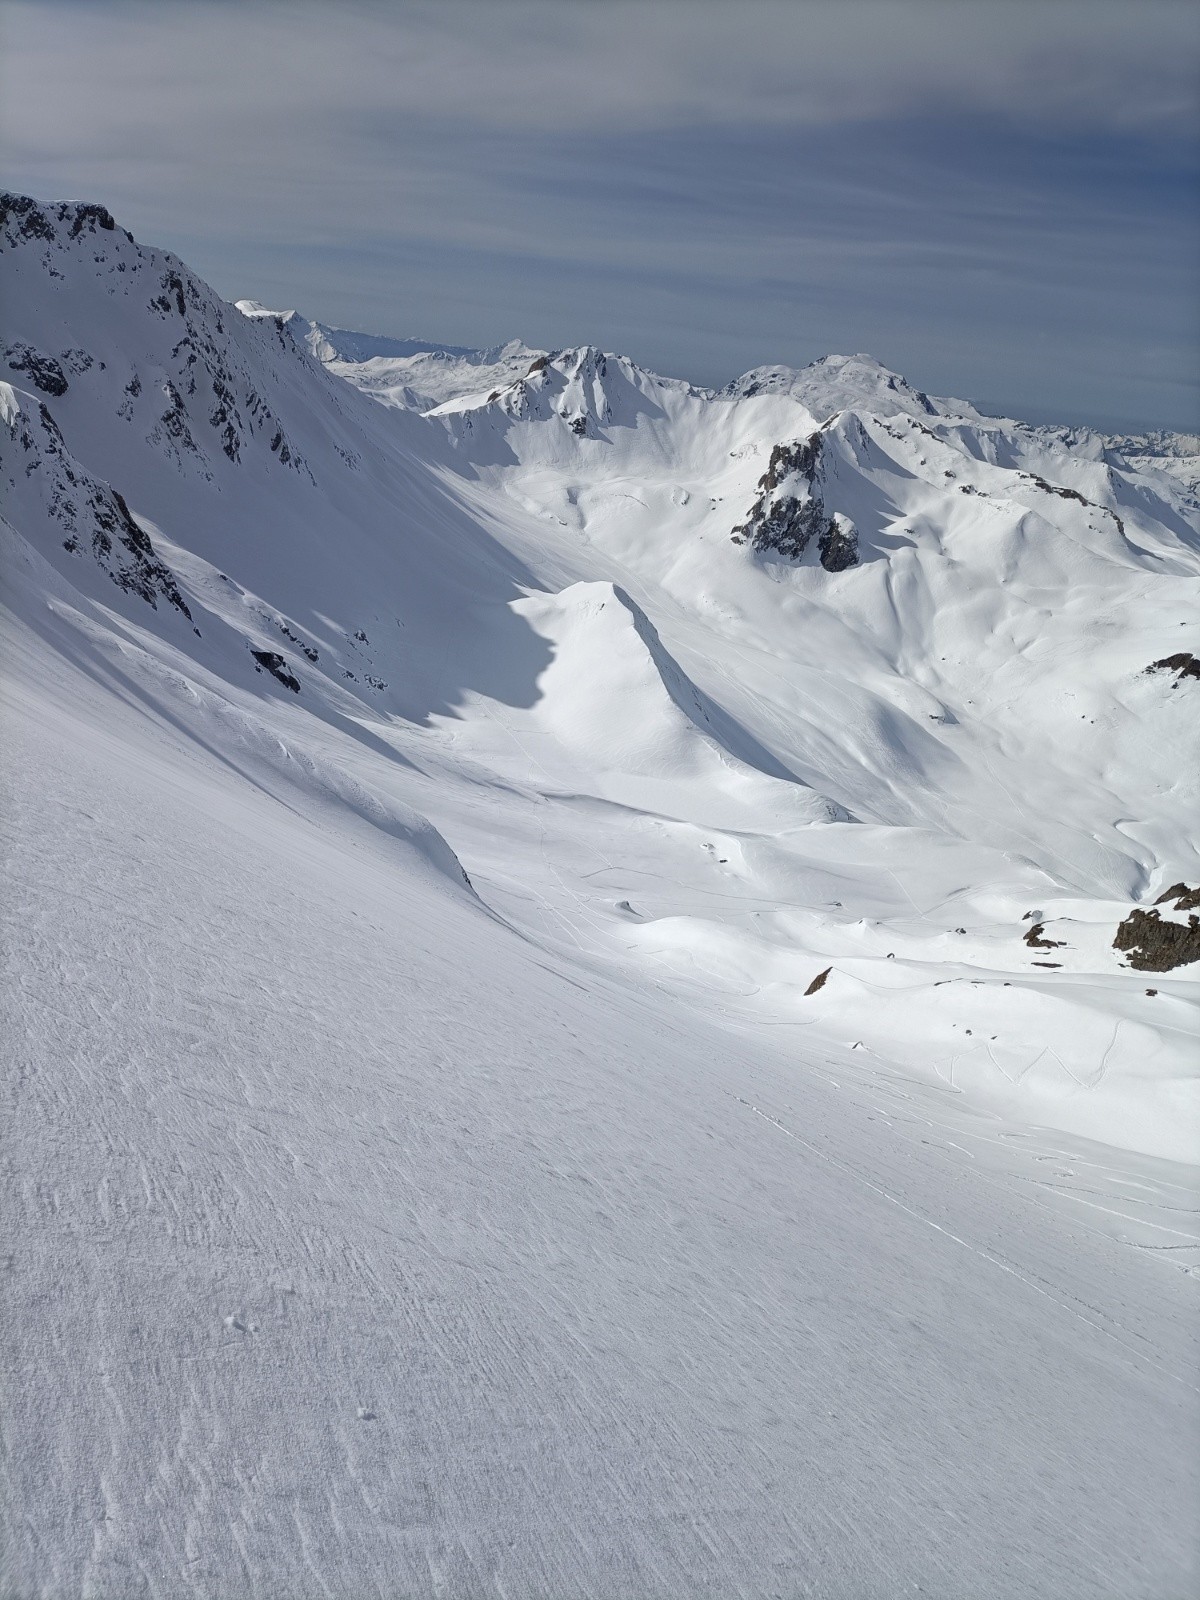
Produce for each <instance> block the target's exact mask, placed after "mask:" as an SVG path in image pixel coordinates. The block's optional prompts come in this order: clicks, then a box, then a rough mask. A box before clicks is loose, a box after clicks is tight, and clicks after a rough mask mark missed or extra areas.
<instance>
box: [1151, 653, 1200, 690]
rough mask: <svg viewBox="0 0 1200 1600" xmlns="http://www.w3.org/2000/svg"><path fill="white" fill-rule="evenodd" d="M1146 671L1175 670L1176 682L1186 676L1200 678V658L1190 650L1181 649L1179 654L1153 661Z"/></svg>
mask: <svg viewBox="0 0 1200 1600" xmlns="http://www.w3.org/2000/svg"><path fill="white" fill-rule="evenodd" d="M1146 671H1147V672H1173V673H1174V674H1175V681H1176V683H1179V682H1180V681H1181V680H1182V679H1184V678H1200V660H1197V658H1196V657H1195V656H1194V655H1192V653H1191V651H1190V650H1180V651H1179V652H1178V654H1177V655H1173V656H1164V657H1163V658H1162V660H1161V661H1152V662H1151V663H1150V665H1149V666H1148V667H1147V668H1146Z"/></svg>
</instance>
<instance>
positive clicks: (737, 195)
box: [0, 0, 1200, 428]
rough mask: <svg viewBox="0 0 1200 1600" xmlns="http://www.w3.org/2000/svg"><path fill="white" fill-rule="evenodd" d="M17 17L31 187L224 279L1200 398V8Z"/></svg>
mask: <svg viewBox="0 0 1200 1600" xmlns="http://www.w3.org/2000/svg"><path fill="white" fill-rule="evenodd" d="M0 16H2V18H3V45H4V55H5V59H6V61H7V63H8V65H7V69H6V79H7V81H6V84H5V89H6V93H5V103H6V107H7V110H6V114H5V129H4V140H3V154H4V163H5V167H6V168H7V172H6V179H7V181H8V182H9V183H10V184H15V185H18V186H21V187H25V188H29V189H31V190H33V191H34V192H35V193H40V194H43V195H46V196H55V195H65V194H75V195H79V194H87V195H89V196H95V197H97V198H100V199H103V200H105V201H106V202H107V203H108V204H109V205H110V206H111V207H112V208H113V209H114V210H115V211H117V212H119V213H120V215H121V218H122V220H123V221H125V222H126V223H127V224H128V225H129V226H131V227H132V228H133V229H134V231H135V232H137V233H138V234H139V235H141V236H143V237H146V238H148V239H151V240H153V241H154V242H156V243H163V244H167V245H170V246H171V247H172V248H174V249H176V250H177V251H178V252H179V253H180V254H182V255H184V256H185V257H186V258H187V259H188V260H189V262H190V263H191V264H192V265H194V266H195V267H196V268H197V269H198V270H200V271H202V272H203V273H204V274H205V275H206V276H207V277H209V278H210V280H211V281H213V282H214V284H215V286H216V287H217V288H218V289H219V290H221V291H222V292H223V293H226V294H230V295H234V294H243V293H246V294H252V295H254V296H255V297H256V298H259V299H269V300H274V301H277V302H286V303H288V304H297V305H300V306H301V307H302V308H303V309H304V310H305V311H307V312H308V313H309V314H310V315H315V316H318V317H320V318H322V319H323V320H326V321H335V322H338V321H340V322H357V323H359V324H366V325H368V326H369V327H370V328H371V329H372V330H376V331H382V332H395V333H410V332H411V333H425V334H430V335H432V336H435V337H443V338H445V339H447V340H448V341H451V342H457V343H494V342H497V341H498V340H502V339H504V338H506V337H508V336H510V335H513V334H519V335H520V336H522V337H524V338H525V339H527V340H528V341H530V342H531V343H536V344H541V345H561V344H566V343H575V342H579V341H581V340H584V339H591V340H594V341H596V342H599V343H604V344H606V345H609V346H610V347H616V348H619V349H623V350H626V351H628V353H630V354H632V355H634V356H635V357H636V358H638V359H640V360H642V361H644V362H646V363H647V364H649V365H653V366H658V367H660V368H663V369H666V370H669V371H673V372H677V373H679V374H680V375H683V376H687V377H690V378H693V379H696V380H697V381H701V382H720V381H723V380H724V379H725V378H727V377H729V376H730V375H732V373H734V372H735V371H738V370H742V369H744V368H745V367H747V366H749V365H751V364H754V363H757V362H761V361H787V362H792V363H797V364H798V363H802V362H804V361H806V360H810V359H812V358H814V357H815V356H818V355H820V354H823V353H825V352H826V351H828V350H830V349H846V348H851V349H869V350H871V351H872V352H873V353H874V354H876V355H878V356H879V357H880V358H881V359H883V360H885V361H887V362H888V364H889V365H893V366H897V367H900V368H902V369H903V370H906V371H907V372H908V373H909V374H910V376H912V377H913V378H914V379H916V380H917V381H919V382H920V383H922V384H923V385H924V386H925V387H926V388H931V389H935V390H939V389H940V390H942V391H943V392H945V391H950V392H958V393H965V394H967V395H969V396H972V397H975V398H979V399H981V400H983V401H984V402H986V403H992V404H995V405H998V406H1001V407H1004V408H1006V409H1010V410H1013V411H1016V412H1019V413H1022V414H1026V415H1031V416H1051V415H1054V416H1061V417H1063V418H1064V419H1070V420H1083V421H1088V420H1090V421H1097V422H1101V423H1105V424H1107V425H1110V426H1155V425H1165V426H1176V427H1189V428H1195V427H1196V426H1197V425H1198V411H1200V391H1198V389H1197V385H1196V382H1195V378H1194V373H1195V369H1196V366H1197V362H1196V354H1197V343H1198V341H1200V319H1198V317H1197V308H1196V301H1195V294H1194V288H1193V268H1194V264H1195V261H1196V257H1197V254H1198V253H1200V252H1198V248H1197V225H1196V221H1195V217H1196V206H1195V199H1196V190H1197V168H1198V161H1197V129H1198V127H1200V105H1198V98H1200V95H1198V88H1197V85H1198V83H1200V76H1198V75H1197V73H1196V66H1197V63H1198V61H1200V15H1198V13H1197V12H1196V10H1195V9H1194V8H1192V7H1191V6H1190V5H1184V4H1173V3H1161V4H1160V3H1155V0H1142V3H1140V4H1138V5H1130V4H1127V3H1125V0H1121V3H1118V4H1109V3H1107V0H1084V3H1075V0H1040V3H1023V0H990V3H989V0H974V3H972V0H839V3H832V0H831V3H815V4H804V3H795V0H792V3H787V4H776V3H754V0H742V3H740V4H726V3H718V0H712V3H704V0H691V3H683V0H675V3H671V0H652V3H648V4H646V3H633V0H511V3H509V0H482V3H479V0H474V3H473V0H461V3H455V0H438V3H433V4H426V3H419V0H417V3H411V4H393V5H382V4H378V5H347V4H341V5H336V6H335V5H332V4H330V5H317V4H308V5H305V4H300V3H294V4H289V5H273V4H259V5H255V6H253V7H247V6H242V5H238V6H232V5H227V4H225V3H222V0H210V3H207V4H206V3H196V4H189V5H174V4H163V3H158V4H154V5H147V4H132V3H130V4H116V3H114V4H106V3H103V0H95V3H90V4H9V5H7V7H6V8H5V9H4V10H3V11H2V12H0ZM47 85H53V86H54V88H55V93H54V96H53V99H54V111H53V114H52V115H50V114H48V112H47V109H46V108H47V104H48V97H47V88H46V86H47Z"/></svg>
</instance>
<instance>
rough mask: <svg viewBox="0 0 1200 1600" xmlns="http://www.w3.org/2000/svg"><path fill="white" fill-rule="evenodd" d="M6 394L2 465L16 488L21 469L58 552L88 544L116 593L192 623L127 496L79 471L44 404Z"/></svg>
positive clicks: (78, 550)
mask: <svg viewBox="0 0 1200 1600" xmlns="http://www.w3.org/2000/svg"><path fill="white" fill-rule="evenodd" d="M4 391H5V394H6V395H10V396H12V397H13V403H12V404H11V405H10V407H9V409H8V429H7V431H6V434H5V435H0V444H3V450H2V451H0V461H2V463H3V466H4V467H5V469H6V470H9V471H11V473H12V482H13V484H14V486H15V483H16V482H17V472H18V471H19V472H20V474H21V477H22V478H23V479H24V481H25V484H26V485H28V487H29V488H31V489H32V490H34V492H36V493H39V494H40V496H41V498H42V501H43V504H44V506H45V510H46V514H47V515H48V517H49V518H50V520H51V522H52V523H53V524H57V526H58V528H59V529H60V530H61V532H62V533H63V534H64V535H65V537H64V538H63V541H62V543H63V548H64V549H65V550H67V551H69V552H70V553H71V554H72V555H78V554H80V553H81V552H82V551H83V549H84V548H85V547H90V549H91V552H92V554H93V556H95V558H96V560H97V562H98V563H99V564H100V566H101V567H102V568H103V570H104V571H105V572H106V573H107V574H108V576H109V577H110V578H111V579H112V581H113V582H114V583H115V584H116V585H117V587H118V588H119V589H124V590H125V591H126V593H128V594H136V595H137V596H139V598H141V599H142V600H145V601H146V603H147V605H150V606H153V607H154V608H155V609H156V610H157V608H158V602H159V600H165V601H166V602H167V604H168V605H170V606H174V608H175V609H176V611H179V612H181V613H182V614H183V615H184V616H185V617H186V618H187V619H188V621H189V622H190V621H191V620H192V614H191V612H190V611H189V609H188V606H187V602H186V601H185V600H184V598H183V595H182V594H181V593H180V590H179V585H178V583H177V582H176V579H175V574H174V573H173V572H172V571H171V569H170V567H169V566H167V564H166V562H165V561H163V560H161V558H160V557H159V555H158V553H157V552H156V551H155V549H154V546H153V544H152V543H151V542H150V536H149V534H147V532H146V531H145V529H144V528H141V527H139V526H138V524H137V523H136V522H135V521H134V519H133V516H132V515H131V514H130V510H129V507H128V506H127V505H126V503H125V500H124V497H123V496H122V495H120V494H119V493H118V492H117V491H116V490H115V489H114V488H112V487H111V485H109V484H107V483H105V482H103V481H102V480H101V479H99V478H96V477H93V476H92V474H91V473H89V472H87V471H85V470H84V468H83V467H81V466H80V464H79V462H78V461H76V460H75V458H74V457H73V456H72V455H71V453H70V452H69V451H68V449H67V447H66V444H65V442H64V440H63V436H62V433H61V431H60V429H59V426H58V424H57V423H56V422H55V420H54V418H53V417H52V416H51V415H50V412H49V411H48V410H47V408H46V406H45V405H44V404H43V403H41V402H38V401H36V400H34V399H33V397H32V396H25V397H24V404H22V405H19V406H18V404H17V403H16V401H17V400H18V397H19V393H18V391H16V390H11V389H9V388H8V386H7V385H4Z"/></svg>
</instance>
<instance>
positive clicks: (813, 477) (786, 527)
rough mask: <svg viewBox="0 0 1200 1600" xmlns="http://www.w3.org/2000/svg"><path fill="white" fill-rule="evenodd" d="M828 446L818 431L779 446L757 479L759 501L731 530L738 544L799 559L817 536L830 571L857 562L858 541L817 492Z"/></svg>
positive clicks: (825, 566)
mask: <svg viewBox="0 0 1200 1600" xmlns="http://www.w3.org/2000/svg"><path fill="white" fill-rule="evenodd" d="M823 443H824V435H823V434H822V433H821V432H820V431H818V432H817V433H813V434H810V435H809V437H808V438H807V439H798V440H796V441H794V442H793V443H791V444H777V445H776V446H775V447H774V449H773V450H772V451H771V455H770V459H769V460H768V462H767V470H766V472H764V473H763V475H762V477H761V478H760V479H759V480H758V498H757V499H756V500H755V502H754V504H753V505H752V506H751V507H750V512H749V515H748V516H747V518H746V520H745V522H743V523H740V524H739V525H738V526H737V527H736V528H734V529H733V531H732V534H731V537H732V539H733V541H734V543H735V544H742V543H744V542H746V541H747V540H748V541H749V543H750V545H751V548H752V549H754V550H758V551H762V552H767V551H773V552H775V553H776V554H778V555H781V556H784V557H786V558H787V559H788V560H789V561H798V560H799V559H800V557H801V556H802V555H803V554H804V552H805V550H806V549H807V548H808V546H809V544H810V543H811V542H812V540H813V539H814V538H815V539H816V541H817V549H818V551H819V552H820V557H821V565H822V566H823V567H824V568H825V570H826V571H827V572H843V571H845V569H846V568H847V567H853V566H855V565H856V564H857V562H858V540H857V538H856V537H855V535H854V533H853V531H852V530H851V529H850V528H849V527H848V526H846V525H845V524H844V523H842V522H840V521H839V520H838V519H837V518H835V517H832V516H830V515H829V513H828V512H827V511H826V509H825V503H824V501H823V500H822V498H821V495H820V492H819V490H818V488H817V481H818V478H819V476H820V470H821V449H822V445H823ZM796 489H799V490H800V491H801V492H799V493H797V492H795V490H796Z"/></svg>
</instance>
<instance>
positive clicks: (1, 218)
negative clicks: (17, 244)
mask: <svg viewBox="0 0 1200 1600" xmlns="http://www.w3.org/2000/svg"><path fill="white" fill-rule="evenodd" d="M56 224H57V225H58V227H62V228H65V229H66V233H67V237H68V238H69V239H77V238H78V237H79V235H80V234H81V233H82V232H83V231H84V229H85V228H86V229H88V230H90V231H92V232H94V231H95V230H96V229H97V228H102V229H104V230H105V231H106V232H108V233H112V232H114V231H115V230H116V226H117V225H116V223H115V222H114V221H113V219H112V214H111V212H109V211H108V210H107V209H106V208H105V207H104V206H97V205H90V204H87V203H86V202H79V201H70V200H68V201H64V202H63V203H62V204H61V205H42V204H41V203H39V202H38V201H37V200H33V199H31V198H30V196H29V195H27V194H7V193H5V194H0V229H4V230H6V231H8V232H9V233H10V234H11V235H13V236H14V237H17V238H23V239H44V240H45V241H46V242H47V243H52V242H53V241H54V240H55V239H57V237H58V233H57V231H56V227H55V225H56ZM121 231H122V232H124V229H122V230H121ZM125 237H126V238H129V235H128V234H126V235H125Z"/></svg>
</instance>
